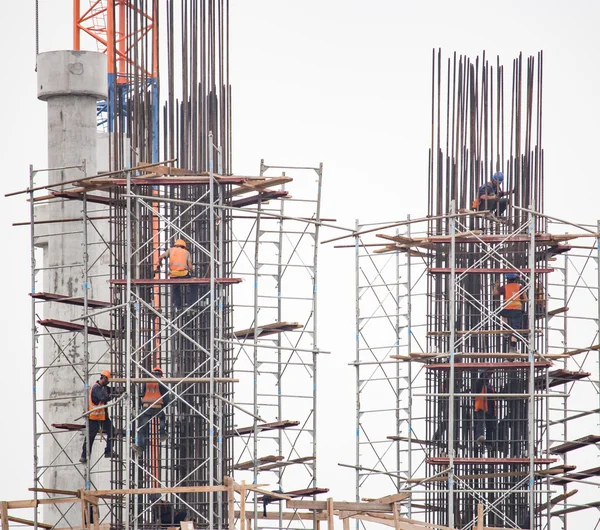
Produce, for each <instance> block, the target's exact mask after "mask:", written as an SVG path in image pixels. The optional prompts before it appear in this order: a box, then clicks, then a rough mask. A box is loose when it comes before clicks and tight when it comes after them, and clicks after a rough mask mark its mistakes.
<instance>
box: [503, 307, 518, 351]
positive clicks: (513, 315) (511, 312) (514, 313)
mask: <svg viewBox="0 0 600 530" xmlns="http://www.w3.org/2000/svg"><path fill="white" fill-rule="evenodd" d="M500 316H501V317H504V318H506V320H507V321H508V325H509V326H510V327H511V328H513V329H522V328H521V326H522V325H523V311H522V310H521V309H503V310H502V311H500ZM510 340H511V342H514V343H516V342H517V337H515V335H511V336H510Z"/></svg>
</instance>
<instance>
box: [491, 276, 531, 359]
mask: <svg viewBox="0 0 600 530" xmlns="http://www.w3.org/2000/svg"><path fill="white" fill-rule="evenodd" d="M504 277H505V278H506V283H505V284H504V285H502V286H501V285H500V282H499V281H497V280H496V282H495V283H494V296H503V297H504V306H503V308H502V311H500V316H501V317H502V319H503V320H504V322H505V323H507V324H508V325H509V326H510V327H511V328H512V329H522V328H521V326H522V325H523V314H524V311H523V308H524V304H525V303H526V302H527V293H526V292H525V289H524V287H523V285H521V283H520V282H519V276H518V274H517V273H516V272H509V273H507V274H505V275H504ZM508 351H509V352H511V353H516V352H517V337H516V336H515V335H514V333H513V334H511V335H510V345H509V350H508Z"/></svg>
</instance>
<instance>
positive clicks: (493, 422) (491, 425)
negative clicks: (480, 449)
mask: <svg viewBox="0 0 600 530" xmlns="http://www.w3.org/2000/svg"><path fill="white" fill-rule="evenodd" d="M473 419H474V421H475V439H476V440H477V438H479V437H480V436H482V435H483V434H484V431H485V440H486V442H495V441H496V438H497V437H496V426H497V424H498V421H497V419H496V416H495V415H494V413H493V412H485V410H476V411H475V413H474V415H473Z"/></svg>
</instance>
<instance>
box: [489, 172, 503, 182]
mask: <svg viewBox="0 0 600 530" xmlns="http://www.w3.org/2000/svg"><path fill="white" fill-rule="evenodd" d="M492 180H493V181H494V182H497V183H498V184H502V183H503V182H504V173H502V171H496V173H494V175H493V176H492Z"/></svg>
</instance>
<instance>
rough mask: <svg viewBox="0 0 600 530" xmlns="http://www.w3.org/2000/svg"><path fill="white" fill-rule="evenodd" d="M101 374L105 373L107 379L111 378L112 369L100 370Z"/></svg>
mask: <svg viewBox="0 0 600 530" xmlns="http://www.w3.org/2000/svg"><path fill="white" fill-rule="evenodd" d="M100 375H103V376H104V377H106V379H110V378H111V377H112V374H111V373H110V370H102V372H100Z"/></svg>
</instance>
